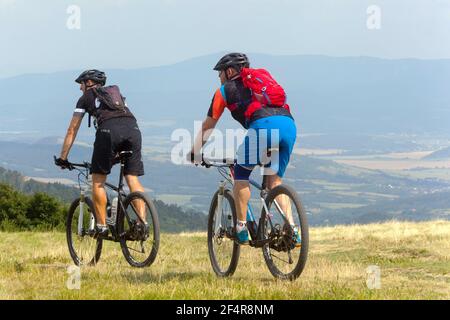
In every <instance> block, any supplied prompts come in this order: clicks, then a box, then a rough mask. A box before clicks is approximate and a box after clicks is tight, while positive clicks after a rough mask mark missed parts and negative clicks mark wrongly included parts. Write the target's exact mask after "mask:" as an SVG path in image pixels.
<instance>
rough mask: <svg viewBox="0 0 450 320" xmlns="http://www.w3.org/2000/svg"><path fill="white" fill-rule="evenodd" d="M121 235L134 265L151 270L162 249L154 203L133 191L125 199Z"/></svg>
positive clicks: (121, 216) (129, 258)
mask: <svg viewBox="0 0 450 320" xmlns="http://www.w3.org/2000/svg"><path fill="white" fill-rule="evenodd" d="M142 214H143V215H144V217H145V218H144V217H142ZM144 219H145V222H147V226H145V224H144V223H143V222H144V221H143V220H144ZM118 232H119V235H120V246H121V247H122V253H123V255H124V257H125V259H126V260H127V262H128V263H129V264H130V265H131V266H133V267H136V268H143V267H148V266H150V265H151V264H152V263H153V262H154V261H155V259H156V256H157V254H158V249H159V219H158V213H157V211H156V208H155V206H154V204H153V202H152V201H151V200H150V199H149V198H148V197H147V196H146V195H145V194H144V193H142V192H133V193H130V194H129V195H128V196H127V197H126V198H125V201H124V202H123V209H122V208H121V209H120V211H119V218H118Z"/></svg>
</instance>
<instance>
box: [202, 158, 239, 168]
mask: <svg viewBox="0 0 450 320" xmlns="http://www.w3.org/2000/svg"><path fill="white" fill-rule="evenodd" d="M235 162H236V160H235V159H226V158H222V159H207V158H204V157H203V155H202V161H201V162H200V165H201V166H202V167H205V168H210V167H216V168H224V167H232V166H234V163H235ZM196 165H198V164H196Z"/></svg>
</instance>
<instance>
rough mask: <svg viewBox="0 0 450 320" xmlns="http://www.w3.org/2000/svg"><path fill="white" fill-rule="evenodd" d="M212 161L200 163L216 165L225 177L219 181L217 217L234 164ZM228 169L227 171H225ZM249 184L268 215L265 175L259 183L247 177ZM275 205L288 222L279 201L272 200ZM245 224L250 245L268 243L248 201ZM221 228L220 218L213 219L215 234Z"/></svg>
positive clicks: (257, 245) (232, 184)
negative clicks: (257, 193)
mask: <svg viewBox="0 0 450 320" xmlns="http://www.w3.org/2000/svg"><path fill="white" fill-rule="evenodd" d="M213 163H214V161H208V163H206V162H205V161H204V160H203V163H202V165H204V166H207V167H209V166H213V167H216V168H217V169H218V170H219V173H220V174H221V175H222V176H223V177H224V178H225V180H224V181H221V182H220V183H219V193H218V199H217V208H216V212H215V216H216V217H217V215H218V213H220V212H222V206H223V197H224V192H225V188H226V185H227V184H228V183H229V184H230V185H231V186H234V165H231V164H213ZM222 163H227V160H226V159H224V160H222ZM227 170H228V172H226V171H227ZM249 184H250V185H251V186H253V187H254V188H256V189H258V190H259V191H260V200H261V208H263V210H265V212H266V216H268V217H270V215H269V208H268V207H267V205H266V197H267V193H268V190H267V188H266V186H265V176H264V178H263V183H262V184H259V183H258V182H256V181H255V180H253V179H251V178H250V179H249ZM274 204H275V207H276V208H277V210H278V211H279V213H280V214H281V216H282V217H283V219H284V220H285V221H286V222H289V219H288V218H287V217H286V215H285V213H284V212H283V210H282V209H281V206H280V205H279V203H278V202H277V201H276V200H274ZM246 220H247V226H248V229H249V234H250V237H251V241H250V245H252V246H255V247H262V246H264V244H266V243H268V242H269V241H270V239H265V238H264V235H263V230H262V227H261V224H262V221H259V223H258V222H256V218H255V215H254V214H253V208H252V206H251V204H250V203H248V205H247V217H246ZM269 222H270V223H271V224H272V222H271V221H270V219H269ZM221 228H222V225H221V219H215V225H214V233H215V234H217V232H218V231H219V230H220V229H221Z"/></svg>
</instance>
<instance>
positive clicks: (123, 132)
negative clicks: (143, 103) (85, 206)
mask: <svg viewBox="0 0 450 320" xmlns="http://www.w3.org/2000/svg"><path fill="white" fill-rule="evenodd" d="M141 148H142V136H141V132H140V130H139V127H138V126H137V123H136V120H135V119H133V118H113V119H109V120H107V121H105V122H104V123H102V125H101V126H100V127H98V129H97V133H96V135H95V142H94V152H93V154H92V167H91V173H97V174H105V175H107V174H110V173H111V168H112V166H113V165H114V164H116V163H118V162H119V160H118V159H117V154H118V153H119V152H120V151H132V152H133V155H132V156H131V158H129V159H128V160H127V161H126V162H125V167H124V174H125V175H134V176H142V175H144V163H143V162H142V154H141Z"/></svg>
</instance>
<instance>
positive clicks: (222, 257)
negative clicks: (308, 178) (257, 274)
mask: <svg viewBox="0 0 450 320" xmlns="http://www.w3.org/2000/svg"><path fill="white" fill-rule="evenodd" d="M234 163H235V161H234V160H231V161H230V160H228V159H221V160H207V159H204V158H202V161H201V163H200V164H201V165H202V166H204V167H206V168H209V167H215V168H217V169H218V171H219V173H220V175H221V176H222V177H223V178H224V179H225V180H222V181H221V182H220V183H219V189H218V190H217V191H216V193H215V194H214V196H213V199H212V201H211V205H210V209H209V214H208V253H209V257H210V261H211V265H212V268H213V270H214V272H215V274H216V275H217V276H219V277H229V276H232V275H233V274H234V272H235V271H236V268H237V265H238V261H239V256H240V245H239V244H238V242H237V239H236V236H235V228H236V221H237V217H236V208H235V202H234V197H233V193H232V191H231V190H230V188H229V187H228V186H229V185H230V186H233V184H234ZM265 179H266V176H264V178H263V183H262V185H260V184H258V183H257V182H256V181H254V180H253V179H250V180H249V183H250V184H251V185H252V186H253V187H255V188H256V189H258V190H259V191H260V200H261V203H262V211H261V216H260V219H259V222H256V219H255V216H254V214H253V209H252V206H251V204H250V203H249V205H248V210H247V226H248V230H249V236H250V240H249V245H250V247H253V248H262V251H263V256H264V260H265V262H266V265H267V267H268V268H269V271H270V272H271V274H272V275H273V276H274V277H275V278H278V279H283V280H291V281H292V280H295V279H297V278H298V277H299V276H300V274H301V273H302V271H303V269H304V267H305V265H306V260H307V256H308V244H309V231H308V222H307V218H306V213H305V210H304V208H303V205H302V203H301V200H300V198H299V196H298V194H297V192H295V190H294V189H293V188H291V187H290V186H287V185H285V184H282V185H279V186H277V187H275V188H273V189H272V190H268V189H267V188H266V183H265ZM286 196H287V197H288V199H287V200H286V198H285V197H286ZM283 199H284V200H283ZM282 201H285V202H284V207H285V211H286V212H284V211H283V210H282V206H283V205H280V202H282ZM294 209H295V211H296V214H295V213H294ZM288 212H290V214H289V213H288ZM287 213H288V214H287ZM293 226H295V227H293ZM296 229H297V232H298V233H299V235H300V238H301V243H297V241H296V234H295V230H296ZM279 262H280V263H284V265H281V264H280V265H279V264H278V263H279Z"/></svg>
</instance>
